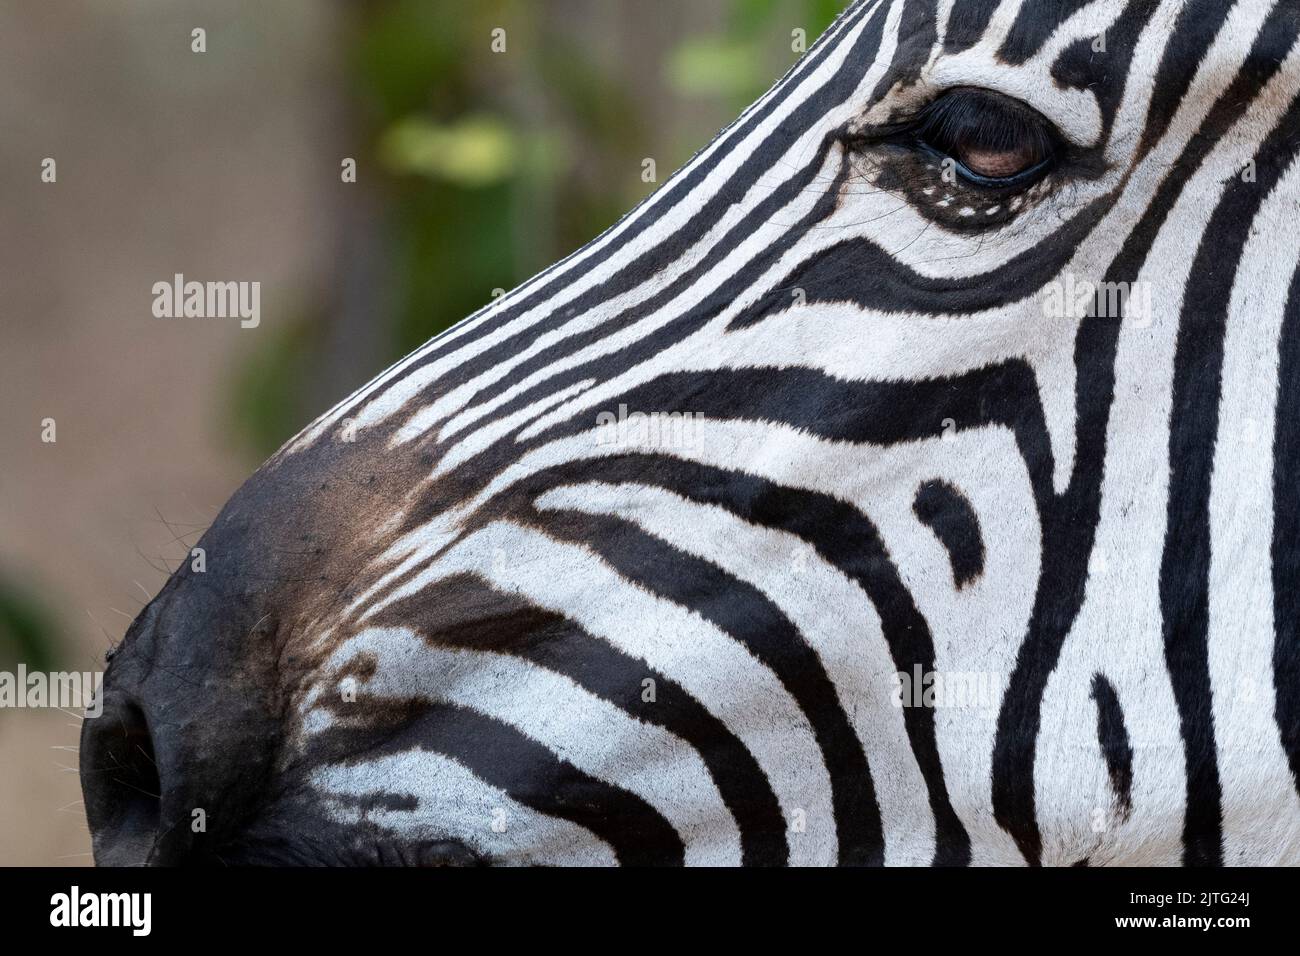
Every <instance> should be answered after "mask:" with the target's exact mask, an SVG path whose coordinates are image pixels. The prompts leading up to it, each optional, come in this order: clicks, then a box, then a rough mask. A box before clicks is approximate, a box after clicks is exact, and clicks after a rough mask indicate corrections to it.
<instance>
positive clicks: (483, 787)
mask: <svg viewBox="0 0 1300 956" xmlns="http://www.w3.org/2000/svg"><path fill="white" fill-rule="evenodd" d="M394 781H400V784H398V785H397V786H398V787H399V789H394ZM312 784H313V785H314V786H316V787H317V788H319V789H320V790H321V791H323V792H324V794H325V795H326V796H327V797H328V795H329V794H335V795H337V796H351V797H365V796H368V795H376V794H386V793H401V794H411V795H413V796H414V797H415V798H416V800H417V801H418V803H417V806H416V809H414V810H393V809H387V808H379V809H374V810H369V811H367V812H365V813H362V812H360V811H358V810H357V809H356V808H354V807H351V806H349V805H347V804H344V803H339V804H337V805H336V806H335V807H334V808H333V813H334V816H335V818H336V819H338V820H339V821H340V822H342V823H345V824H355V823H359V822H363V821H367V822H370V823H374V824H375V825H377V826H380V827H383V828H384V829H387V830H391V831H393V832H394V833H397V834H399V835H401V836H402V837H403V838H406V839H422V840H460V841H461V842H463V843H465V844H466V845H468V846H470V847H471V848H472V849H474V850H475V851H477V852H478V853H479V854H481V855H483V856H486V857H487V858H488V859H489V861H490V862H499V863H513V864H522V865H539V866H540V865H549V866H615V865H616V864H617V863H618V860H617V858H616V857H615V856H614V851H613V849H612V848H611V847H610V846H609V845H608V844H607V843H605V842H604V841H603V840H601V839H599V838H598V837H597V836H596V835H595V834H593V833H592V832H591V831H589V830H587V829H586V828H584V827H580V826H578V825H577V824H576V823H571V822H570V821H568V820H564V819H561V818H560V817H552V816H547V815H546V814H544V813H538V812H537V811H536V810H533V809H531V808H529V807H526V806H524V805H523V804H522V803H516V802H515V801H514V800H512V799H510V797H508V796H507V795H506V793H505V792H504V791H503V790H501V789H499V788H497V787H494V786H492V785H491V784H488V783H485V782H484V781H483V780H481V779H479V778H478V777H476V776H475V775H474V774H473V773H471V772H470V771H469V770H467V769H466V768H465V767H464V766H462V765H461V764H459V763H457V762H456V761H455V760H452V759H451V758H450V757H444V756H443V755H442V754H437V753H431V752H428V751H422V750H408V751H405V752H403V753H399V754H391V755H389V756H386V757H379V758H377V759H375V760H367V761H364V762H362V763H352V764H335V765H333V766H329V767H325V768H323V769H321V770H318V771H316V772H315V773H314V774H313V775H312ZM494 826H496V827H497V828H502V827H503V829H501V832H497V830H496V829H494Z"/></svg>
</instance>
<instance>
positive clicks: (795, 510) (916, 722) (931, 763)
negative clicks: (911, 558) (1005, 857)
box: [517, 455, 970, 866]
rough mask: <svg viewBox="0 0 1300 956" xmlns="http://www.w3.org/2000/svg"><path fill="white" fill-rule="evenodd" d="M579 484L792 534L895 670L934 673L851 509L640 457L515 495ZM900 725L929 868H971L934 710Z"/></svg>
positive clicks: (927, 643)
mask: <svg viewBox="0 0 1300 956" xmlns="http://www.w3.org/2000/svg"><path fill="white" fill-rule="evenodd" d="M581 481H608V482H639V483H642V484H648V485H655V486H658V487H662V488H665V489H667V490H669V491H673V492H675V493H677V494H679V495H681V496H682V497H684V498H687V499H689V500H692V501H696V502H700V503H703V504H711V505H717V506H719V507H723V508H726V509H727V510H729V511H731V512H733V513H735V514H736V515H738V516H739V517H741V518H743V519H744V520H746V521H749V522H752V523H754V524H757V525H761V526H763V527H767V528H774V529H778V530H781V531H785V532H788V533H790V534H793V535H797V536H798V537H800V538H802V539H803V540H804V541H807V542H808V544H809V545H810V546H811V547H813V548H814V549H815V550H816V551H817V553H819V554H820V555H821V557H822V558H823V559H825V560H826V561H827V562H829V563H830V564H832V565H834V566H836V567H837V568H839V569H840V570H841V571H842V572H844V573H845V574H846V575H848V576H849V577H850V578H852V579H853V580H855V581H856V582H857V583H858V584H859V585H860V586H861V587H862V588H863V590H864V591H865V592H866V595H867V598H868V599H869V600H870V601H871V602H872V605H873V606H874V607H875V609H876V611H877V613H878V614H879V615H880V620H881V628H882V631H883V636H884V638H885V641H886V643H887V644H888V645H889V650H890V654H891V656H892V658H893V661H894V666H895V667H896V668H897V670H898V671H899V672H902V673H908V674H910V673H913V670H914V668H915V667H916V666H920V667H921V668H922V670H923V671H927V672H928V671H932V670H934V647H933V642H932V640H931V637H930V631H929V626H928V625H927V624H926V621H925V618H924V617H923V616H922V615H921V614H920V612H919V611H918V610H917V608H916V605H915V604H914V603H913V601H912V598H911V596H910V594H909V593H908V591H907V588H906V587H905V586H904V585H903V583H902V580H901V579H900V578H899V576H898V570H897V568H895V567H894V565H893V562H892V560H891V559H890V557H889V554H888V552H887V551H886V549H885V547H884V544H883V542H882V541H881V540H880V537H879V534H878V532H877V531H876V529H875V527H874V526H873V525H872V524H871V522H870V521H869V520H867V518H866V517H865V516H864V515H862V514H861V512H859V511H857V510H856V509H855V508H853V507H852V506H851V505H849V504H847V503H845V502H843V501H840V500H838V499H835V498H832V497H829V496H826V495H821V494H818V493H815V492H809V491H803V490H799V489H794V488H786V487H782V486H780V485H776V484H773V483H772V482H769V481H765V480H763V479H761V478H757V477H755V476H753V475H747V474H743V473H740V472H734V471H727V470H723V469H717V468H712V467H709V466H706V465H699V464H696V463H693V462H687V461H681V460H679V459H672V458H660V457H653V456H645V455H625V456H620V457H618V458H604V459H593V460H585V461H579V462H574V463H569V464H565V465H561V466H557V467H556V468H554V469H550V470H547V471H545V472H542V473H539V474H537V475H535V476H533V477H532V478H530V479H529V480H528V481H527V482H525V483H522V484H521V486H520V488H519V489H518V490H517V491H518V494H519V495H520V496H521V498H532V497H534V496H535V495H537V494H540V493H541V491H543V490H545V489H546V488H548V487H553V486H556V485H561V484H566V483H572V482H581ZM903 720H904V726H905V728H906V730H907V734H908V740H909V743H910V744H911V747H912V751H913V753H914V755H915V756H916V760H917V765H918V767H919V769H920V771H921V776H922V778H923V779H924V780H925V782H926V787H927V792H928V794H929V801H930V809H931V811H932V812H933V814H934V818H935V843H936V847H935V859H934V862H935V864H936V865H940V866H964V865H966V864H968V863H969V862H970V838H969V836H968V835H967V833H966V830H965V827H964V826H963V825H962V823H961V820H960V819H959V818H958V817H957V815H956V812H955V811H954V810H953V807H952V803H951V800H950V799H949V796H948V791H947V785H946V783H945V781H944V775H943V765H942V761H941V760H940V757H939V751H938V744H937V740H936V736H935V723H934V712H933V710H932V709H930V708H926V707H908V708H905V709H904V711H903Z"/></svg>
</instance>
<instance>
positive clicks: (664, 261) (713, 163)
mask: <svg viewBox="0 0 1300 956" xmlns="http://www.w3.org/2000/svg"><path fill="white" fill-rule="evenodd" d="M883 9H884V4H882V3H879V2H875V3H869V2H865V0H863V2H860V3H859V4H858V5H857V6H855V7H851V8H850V9H848V10H846V11H845V12H844V14H842V15H841V17H840V19H839V20H837V21H836V23H835V24H833V25H832V26H831V28H830V29H828V30H827V32H826V34H825V35H824V36H823V38H822V39H821V40H819V41H818V43H817V44H815V45H814V46H813V48H812V49H810V50H809V51H808V52H807V53H806V54H805V55H804V56H803V58H801V59H800V61H799V62H798V63H797V64H795V66H794V67H793V68H792V70H791V72H790V73H789V74H788V75H787V77H786V78H785V79H784V80H782V81H781V84H778V85H779V87H780V88H779V89H777V90H776V92H775V93H774V94H773V96H772V97H771V98H770V99H769V100H768V101H767V102H765V103H763V104H762V105H761V106H760V107H758V108H757V109H754V110H752V111H751V112H748V113H746V114H744V115H743V116H742V117H741V118H740V119H739V120H738V121H737V122H736V123H734V124H732V125H731V126H730V127H728V128H727V129H726V130H723V131H722V132H721V133H719V137H723V136H730V137H731V138H732V140H733V142H738V141H739V140H741V139H743V138H744V137H745V136H746V135H748V134H749V133H750V132H751V131H752V130H754V129H755V128H757V127H758V126H760V125H762V124H763V123H764V122H766V121H767V120H768V119H770V118H771V117H772V116H773V115H775V114H776V113H777V112H778V111H779V110H780V109H781V108H783V107H785V106H786V105H787V104H788V101H789V99H790V97H791V96H792V94H793V92H794V90H795V89H796V88H797V87H798V85H799V83H800V82H801V81H802V79H803V78H805V77H806V76H808V75H811V73H812V72H814V71H815V70H816V69H818V68H819V67H820V66H821V65H822V64H823V63H824V62H825V60H826V59H827V58H828V57H829V56H830V55H831V54H832V52H834V51H835V50H836V48H837V47H838V45H839V44H838V42H837V41H836V39H835V37H840V38H841V39H842V38H843V35H844V34H845V33H846V32H850V31H852V30H853V29H854V28H855V27H856V26H857V25H858V23H859V22H860V21H861V20H862V19H864V18H872V19H874V22H873V23H872V24H871V25H870V26H868V27H867V28H866V29H864V30H863V31H862V34H861V35H860V36H859V37H858V39H857V41H856V42H855V44H854V46H853V48H852V49H851V50H850V51H849V52H848V55H847V56H846V58H845V60H844V63H843V64H842V65H841V66H840V67H839V69H838V70H837V71H836V72H835V74H834V76H832V77H831V78H830V79H828V80H827V81H826V82H825V83H824V84H823V85H822V86H821V87H820V88H819V89H817V90H816V91H814V92H813V93H812V94H810V95H809V97H808V99H806V100H804V101H803V102H802V103H800V104H799V105H798V106H796V107H795V108H794V109H793V111H792V112H791V113H790V115H788V116H787V117H786V118H785V119H784V120H783V121H782V122H781V123H780V124H779V125H778V126H777V128H776V129H775V130H774V131H773V133H772V134H771V135H770V136H768V137H766V138H765V139H764V140H763V142H762V143H761V144H760V146H759V147H758V148H757V149H755V150H754V151H753V153H752V154H751V155H750V156H749V157H747V158H746V160H745V161H744V162H743V163H741V165H740V166H739V167H738V168H737V170H736V172H735V173H734V174H733V175H732V176H730V177H729V178H728V180H727V182H726V183H724V184H723V186H722V188H721V189H720V190H718V191H717V192H715V193H714V194H713V195H711V196H710V197H709V198H708V199H707V200H706V201H705V202H704V203H702V205H701V206H700V208H699V210H698V211H697V212H695V213H694V214H693V215H692V216H691V217H690V219H689V220H688V221H687V222H686V223H684V224H683V225H682V226H681V227H680V228H678V229H677V230H676V231H675V232H674V233H673V234H672V235H671V236H669V237H668V238H667V239H665V240H664V241H662V242H661V243H659V244H657V245H655V246H654V247H653V248H651V249H649V250H647V252H646V254H645V255H644V256H641V257H639V258H637V259H635V260H633V261H632V262H630V263H629V264H628V265H627V266H626V267H624V268H623V269H621V270H619V272H618V273H617V274H615V275H614V276H612V277H611V278H609V279H607V280H606V281H604V282H602V283H600V284H599V285H597V286H596V287H595V288H593V289H590V290H588V291H587V292H586V293H584V294H582V295H581V296H579V297H578V298H577V299H576V300H575V301H574V302H572V303H570V305H569V306H568V307H566V308H565V309H564V310H563V312H564V313H565V315H566V316H567V314H568V309H569V308H572V309H574V310H575V312H574V314H581V313H582V312H583V311H585V310H587V309H590V308H592V307H593V306H594V305H595V304H598V303H599V302H602V301H607V300H608V299H611V298H613V297H615V296H618V295H621V294H623V293H624V292H627V291H628V290H630V289H632V288H634V287H635V286H637V285H638V284H640V283H641V282H642V281H644V280H645V278H646V277H647V276H649V275H654V274H656V273H658V272H659V271H661V270H662V269H664V268H665V267H667V266H668V265H669V264H670V263H671V262H672V261H673V260H674V259H675V258H677V257H678V256H679V255H680V254H681V250H682V249H684V248H687V247H689V246H691V245H693V244H694V243H695V242H697V241H699V239H700V237H702V236H703V235H705V234H706V233H707V232H708V230H709V229H710V228H712V227H713V225H715V224H716V223H717V222H718V221H719V220H720V219H721V218H722V217H723V215H724V214H725V213H726V211H727V209H728V208H729V207H730V206H731V205H732V204H733V203H736V202H739V201H740V200H741V199H742V198H743V195H744V189H745V187H746V184H749V183H753V182H756V181H757V180H758V178H759V177H760V176H761V175H762V174H763V172H764V171H765V170H768V169H771V168H773V167H774V166H776V165H777V163H778V160H780V158H781V156H782V154H783V153H784V152H785V151H786V150H787V149H788V148H789V147H790V145H791V144H792V143H793V142H794V140H795V138H796V137H797V136H798V134H799V132H800V131H802V130H806V129H808V128H810V127H811V126H812V125H813V123H814V122H815V121H816V119H817V118H818V117H820V116H824V115H826V113H828V112H830V111H831V110H832V109H834V107H835V106H837V105H838V104H840V103H842V102H844V101H845V100H846V99H847V98H848V97H849V96H850V95H851V94H852V93H853V92H854V90H855V89H856V87H857V84H858V83H859V82H860V81H861V78H862V72H863V64H864V63H870V62H872V61H873V60H874V59H875V56H874V51H875V50H876V48H877V47H878V46H879V43H880V37H881V31H882V29H883V25H884V15H883V13H882V12H881V11H882V10H883ZM837 31H838V32H837ZM729 155H730V153H729V151H728V150H726V149H720V150H718V151H717V152H716V153H715V154H714V155H713V156H711V157H710V158H709V159H708V160H706V161H705V162H704V163H702V164H701V165H700V166H699V167H697V168H696V169H694V170H692V171H691V172H690V173H688V174H685V175H682V176H674V177H673V178H672V179H671V180H669V181H668V182H667V183H665V184H664V186H663V191H664V192H665V194H664V195H662V196H660V198H659V200H658V201H657V203H656V205H655V206H653V207H651V208H647V209H642V208H641V207H642V206H644V205H646V204H647V203H648V202H649V198H647V199H646V200H643V201H642V203H640V204H638V205H637V207H636V208H634V209H633V210H632V211H631V212H629V213H628V215H627V216H625V217H624V218H623V220H620V223H622V222H623V221H625V220H627V219H633V218H634V220H635V221H633V222H632V223H631V224H630V225H629V226H628V228H627V231H626V232H624V233H623V234H622V235H621V236H620V237H619V243H620V244H623V245H626V244H629V243H634V242H637V241H639V240H640V239H641V238H642V236H643V235H644V234H645V233H646V232H647V231H648V230H650V229H651V228H652V227H653V226H655V225H656V224H657V223H659V222H660V221H661V220H662V219H663V218H664V217H665V216H667V215H668V214H669V213H671V212H673V211H676V210H677V209H678V204H679V203H680V202H681V201H682V200H683V199H684V198H685V197H686V196H687V194H688V193H690V192H691V191H692V190H694V189H696V188H698V187H699V186H700V184H701V183H702V182H703V181H704V180H705V179H706V178H707V177H708V176H709V175H710V174H711V173H712V172H713V171H714V169H715V168H716V167H717V166H718V164H719V163H721V162H723V161H724V160H726V159H727V158H728V156H729ZM655 195H658V194H655ZM617 227H618V226H617V224H616V225H615V226H614V227H611V228H617ZM609 231H610V230H606V232H609ZM604 235H605V234H604V233H602V234H601V236H599V237H597V238H596V239H595V240H593V242H599V241H601V239H602V238H603V237H604ZM588 245H591V244H590V243H589V244H588ZM583 248H584V249H585V248H587V246H584V247H583ZM581 252H582V250H581V249H579V250H578V251H577V252H575V253H574V254H573V256H577V255H578V254H580V253H581ZM573 256H570V257H568V258H566V259H565V260H562V261H561V262H559V263H556V265H555V266H552V267H551V268H550V269H548V270H547V273H550V272H552V271H554V270H555V269H557V268H559V266H561V265H563V264H564V263H565V262H567V261H568V260H569V259H572V258H573ZM600 259H601V257H600V256H596V257H594V258H593V259H592V260H590V261H588V262H586V263H584V264H582V265H579V266H576V267H575V268H574V269H572V270H571V271H569V272H568V273H566V274H565V275H564V276H562V277H559V278H558V279H557V280H556V281H555V282H547V283H543V284H541V285H537V286H536V287H535V288H534V289H533V290H532V291H531V292H529V293H528V294H527V295H524V296H522V297H520V298H519V299H518V301H516V302H513V303H511V304H510V305H508V306H507V307H506V308H504V309H502V311H501V312H500V313H498V314H497V315H496V316H494V317H493V318H492V321H490V322H487V323H484V324H483V325H481V326H479V327H478V328H476V329H473V330H471V331H470V332H468V333H466V334H465V335H463V336H461V337H460V338H458V339H456V340H455V342H454V343H447V344H448V345H450V346H451V347H452V348H459V347H460V346H462V345H465V344H468V343H470V342H474V341H476V340H478V339H479V338H481V337H482V336H484V335H486V334H488V333H489V332H490V331H492V330H493V329H496V328H499V327H500V326H502V325H504V324H506V323H508V322H510V321H512V320H513V319H516V318H518V317H519V316H520V315H523V314H524V313H525V312H527V311H528V310H530V309H532V308H534V307H536V306H537V305H539V304H541V303H543V302H545V301H546V300H547V299H549V298H551V297H553V296H555V295H557V294H558V293H559V292H561V291H562V290H563V289H564V288H566V287H568V286H569V285H572V284H574V283H576V282H578V281H580V280H581V279H582V278H583V277H585V276H586V275H588V274H589V273H590V272H591V270H593V269H595V268H597V267H598V266H599V264H600ZM562 321H563V319H562V318H560V317H559V314H558V313H557V315H556V316H552V317H550V318H549V319H547V320H544V321H543V322H542V323H540V324H539V325H537V326H534V327H533V328H531V329H529V330H528V331H527V332H524V333H520V334H519V335H517V336H514V337H512V338H511V340H510V342H512V343H513V345H511V347H510V351H511V352H513V351H517V350H520V349H522V348H526V347H527V345H528V344H529V343H531V342H532V341H533V339H534V338H535V337H536V336H537V335H538V334H540V333H541V332H543V331H546V330H547V329H550V328H553V327H556V326H557V325H558V324H560V322H562ZM445 351H446V349H445V348H443V347H439V348H434V349H433V350H431V351H430V353H429V354H428V355H426V356H423V357H422V358H421V359H420V361H419V362H418V363H415V364H414V365H413V366H412V367H411V371H413V370H414V369H416V368H419V367H421V366H423V365H425V364H427V363H429V362H431V361H436V360H437V359H438V358H441V357H442V356H443V355H444V354H445ZM492 364H495V363H492ZM408 374H409V372H408Z"/></svg>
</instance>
